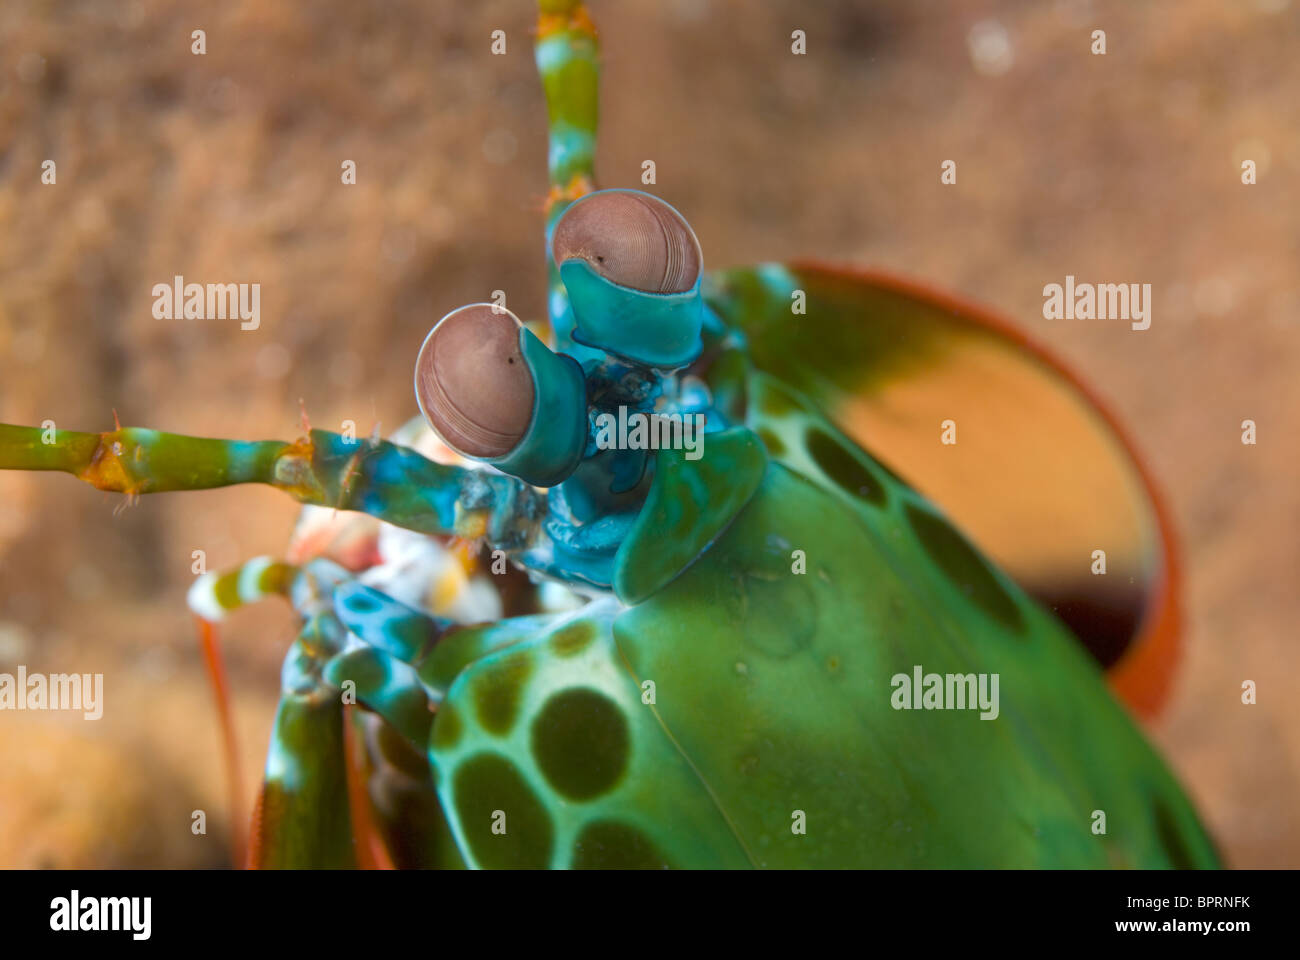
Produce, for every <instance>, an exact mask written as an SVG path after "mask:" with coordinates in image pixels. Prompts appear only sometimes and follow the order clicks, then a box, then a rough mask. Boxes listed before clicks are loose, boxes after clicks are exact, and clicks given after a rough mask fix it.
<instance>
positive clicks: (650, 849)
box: [573, 820, 672, 870]
mask: <svg viewBox="0 0 1300 960" xmlns="http://www.w3.org/2000/svg"><path fill="white" fill-rule="evenodd" d="M671 866H672V864H670V863H669V862H668V858H667V857H665V856H664V855H663V853H662V852H660V850H659V848H658V847H656V846H655V845H654V842H653V841H651V840H650V838H649V837H647V836H646V835H645V834H644V833H642V832H641V831H640V830H638V829H637V828H636V827H629V826H626V825H625V824H621V823H615V822H614V821H612V820H597V821H596V822H594V823H589V824H587V825H586V826H585V827H583V828H582V833H580V834H578V839H577V840H575V841H574V843H573V869H574V870H667V869H669V868H670V867H671Z"/></svg>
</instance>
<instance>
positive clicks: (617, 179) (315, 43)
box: [0, 0, 1300, 866]
mask: <svg viewBox="0 0 1300 960" xmlns="http://www.w3.org/2000/svg"><path fill="white" fill-rule="evenodd" d="M591 6H592V8H593V15H594V17H595V19H596V22H597V24H598V25H599V27H600V28H601V31H602V41H603V47H604V67H605V72H604V84H603V90H602V93H603V106H604V122H603V124H602V133H601V142H600V158H599V173H600V175H601V177H602V180H603V182H604V183H605V184H606V185H634V184H636V183H637V181H638V178H639V174H640V165H641V162H642V160H645V159H654V160H655V161H656V163H657V166H658V184H657V188H656V189H657V190H658V192H660V193H661V194H662V195H663V196H664V197H665V198H667V199H668V200H670V201H671V202H673V203H674V204H676V205H677V206H678V207H679V208H680V209H681V210H682V211H683V212H685V214H686V215H687V216H688V217H689V218H690V219H691V221H692V223H693V225H694V226H695V228H696V230H697V232H698V234H699V236H700V238H701V241H702V242H703V244H704V249H705V251H706V257H707V259H708V261H709V263H710V265H712V266H722V265H728V264H738V263H745V262H751V261H755V260H768V259H783V258H790V257H793V256H796V255H803V256H820V257H826V258H832V259H837V260H850V261H857V262H860V263H863V264H870V265H875V266H879V267H887V268H892V269H895V270H897V271H900V272H903V273H906V274H908V275H911V276H914V277H917V278H921V279H924V280H926V281H929V282H931V283H933V284H934V285H936V286H938V287H942V288H946V289H950V290H952V291H955V292H958V293H962V294H965V295H968V296H969V297H972V298H974V299H976V300H978V301H982V302H984V303H987V304H989V305H992V306H994V307H997V308H999V309H1001V310H1002V311H1003V312H1005V313H1007V314H1008V315H1010V316H1011V317H1013V318H1015V319H1017V320H1018V321H1019V322H1021V323H1022V324H1023V325H1024V326H1025V327H1026V328H1027V329H1028V330H1029V331H1030V332H1031V333H1032V334H1034V335H1035V336H1036V337H1037V338H1038V339H1039V340H1041V341H1043V342H1044V343H1046V344H1047V345H1049V346H1050V347H1052V348H1054V349H1055V350H1056V351H1057V352H1058V353H1059V354H1061V355H1062V356H1063V357H1064V358H1066V359H1067V360H1068V361H1070V362H1071V363H1072V364H1073V365H1074V366H1075V367H1076V368H1077V369H1078V370H1079V371H1080V372H1081V373H1082V374H1083V375H1084V376H1085V377H1086V378H1087V379H1089V380H1090V381H1091V382H1092V383H1093V384H1094V385H1095V386H1096V387H1097V389H1098V391H1099V392H1100V393H1101V394H1102V395H1103V396H1105V397H1107V398H1108V399H1109V400H1110V401H1111V403H1112V405H1113V407H1114V409H1115V410H1116V411H1117V412H1118V413H1119V414H1120V415H1121V417H1122V418H1123V419H1124V420H1125V421H1126V422H1127V423H1128V425H1129V426H1130V427H1131V430H1132V432H1133V434H1134V435H1135V437H1136V439H1137V441H1138V443H1139V445H1140V446H1141V448H1142V449H1143V450H1145V451H1146V453H1147V455H1148V458H1149V462H1150V465H1151V467H1152V469H1153V471H1154V473H1155V475H1156V476H1157V477H1158V478H1159V480H1160V481H1161V482H1162V483H1163V485H1164V487H1165V489H1166V491H1167V493H1168V496H1169V498H1170V501H1171V506H1172V508H1173V511H1174V514H1175V516H1176V518H1177V521H1178V523H1179V526H1180V528H1181V533H1182V535H1183V539H1184V546H1185V551H1186V562H1187V579H1186V596H1187V599H1186V615H1187V621H1188V631H1187V636H1186V656H1185V659H1184V662H1183V666H1182V670H1181V672H1180V675H1179V679H1178V683H1177V686H1176V693H1175V697H1174V700H1173V703H1172V704H1171V706H1170V708H1169V709H1168V710H1167V711H1166V713H1165V714H1164V715H1163V716H1162V717H1161V718H1160V719H1159V720H1158V721H1157V722H1156V723H1155V724H1153V725H1152V727H1151V731H1152V735H1153V736H1154V738H1155V739H1156V740H1157V741H1158V742H1159V744H1160V745H1161V746H1162V748H1163V749H1164V751H1165V752H1166V754H1167V756H1168V757H1169V759H1170V762H1171V764H1172V765H1173V766H1174V767H1175V768H1176V769H1177V770H1178V771H1179V773H1180V774H1181V776H1182V777H1183V779H1184V780H1185V782H1186V783H1187V785H1188V787H1189V789H1190V791H1191V792H1192V794H1193V795H1194V797H1195V798H1196V800H1197V801H1198V803H1199V805H1200V806H1201V808H1202V809H1203V812H1204V814H1205V817H1206V819H1207V821H1208V823H1209V825H1210V827H1211V829H1212V831H1213V832H1214V833H1215V834H1216V836H1217V837H1218V839H1219V842H1220V843H1221V845H1222V847H1223V849H1224V851H1225V853H1226V855H1227V858H1228V861H1229V862H1230V863H1231V864H1233V865H1237V866H1297V865H1300V822H1298V821H1297V817H1296V794H1297V783H1298V780H1300V722H1298V717H1297V712H1298V710H1300V708H1297V706H1296V695H1297V690H1296V686H1297V683H1296V676H1297V668H1298V667H1300V653H1298V652H1297V647H1296V643H1295V641H1296V637H1297V629H1296V623H1297V613H1298V612H1300V610H1298V609H1297V608H1298V606H1300V603H1298V601H1297V583H1298V582H1300V576H1298V574H1300V546H1298V545H1297V538H1296V529H1297V523H1296V520H1297V517H1298V516H1300V484H1298V483H1297V431H1296V420H1295V418H1296V412H1297V410H1300V380H1298V379H1297V377H1296V371H1297V370H1298V369H1300V292H1298V290H1297V284H1296V267H1297V264H1298V263H1300V228H1298V226H1300V225H1298V223H1297V213H1296V212H1297V210H1300V189H1298V188H1297V182H1298V181H1297V176H1298V175H1300V99H1298V98H1297V96H1296V91H1297V90H1298V89H1300V58H1297V56H1296V50H1297V49H1300V9H1298V7H1300V5H1298V4H1296V3H1294V2H1288V0H1235V2H1232V0H1149V2H1144V3H1141V4H1135V3H1127V2H1121V0H1107V2H1102V0H1098V2H1093V3H1089V2H1049V0H1043V2H1037V3H1027V2H992V0H989V2H977V0H951V2H938V0H889V2H885V0H873V2H867V0H856V2H850V0H826V2H818V3H807V2H799V0H766V2H764V3H761V4H758V3H744V2H741V0H663V2H654V3H652V2H639V0H638V2H632V0H619V2H613V0H594V2H593V3H592V4H591ZM532 21H533V12H532V9H531V6H530V5H529V4H528V3H525V2H522V0H490V2H485V0H477V2H474V3H465V2H461V3H450V2H434V0H393V2H388V3H382V4H380V3H374V4H370V3H354V2H323V0H321V2H311V3H308V2H305V0H304V2H290V0H223V2H220V3H217V2H215V0H213V2H209V3H187V2H162V0H147V2H146V0H123V2H114V3H104V2H93V0H85V2H74V0H64V2H37V0H8V2H6V3H5V4H4V5H3V6H2V7H0V227H2V229H0V420H2V421H6V422H11V423H33V424H34V423H39V422H41V421H42V420H45V419H53V420H54V421H56V423H57V424H58V425H59V426H60V427H66V428H70V429H89V430H98V429H104V428H107V427H109V426H111V424H112V416H113V410H114V409H116V411H117V413H118V414H119V415H120V417H121V419H122V422H123V423H130V424H139V425H148V426H152V427H157V428H160V429H166V430H173V431H179V432H186V433H195V434H201V435H215V436H231V437H240V438H250V439H251V438H267V437H282V438H289V437H291V436H293V435H294V434H295V431H296V429H297V425H298V416H299V414H298V401H299V398H301V399H302V400H303V401H304V403H305V405H306V409H307V411H308V413H309V414H310V415H311V418H312V421H313V423H315V424H317V425H321V426H326V427H332V428H335V429H337V427H338V424H339V423H340V422H341V421H342V420H343V419H345V418H351V419H355V420H356V421H357V423H358V424H359V426H360V427H361V429H362V430H368V429H369V427H370V425H371V424H372V423H373V422H375V421H379V422H380V423H382V424H383V426H384V428H385V429H392V428H394V427H396V426H397V425H398V424H399V423H401V422H402V421H403V420H405V419H406V418H407V417H408V416H410V415H412V414H413V413H414V411H415V407H414V404H413V402H412V396H411V388H410V371H411V364H412V362H413V359H414V356H415V351H416V350H417V348H418V346H419V344H420V341H421V339H422V337H423V335H424V334H425V332H426V331H427V329H428V328H429V326H430V325H431V324H432V323H433V322H434V321H435V320H436V319H437V318H438V317H439V316H441V315H442V314H443V313H445V312H446V311H447V310H448V309H450V308H452V307H454V306H457V305H460V304H462V303H465V302H470V301H475V300H483V299H486V298H488V297H489V296H490V292H491V291H492V290H494V289H498V288H500V289H504V290H506V291H507V293H508V296H509V300H510V305H511V306H512V307H513V308H514V309H515V310H516V311H517V312H519V313H521V314H522V315H524V316H533V315H538V314H540V312H541V311H542V309H543V272H542V251H541V239H540V238H541V222H540V217H539V212H538V211H539V208H540V203H541V199H542V197H543V196H544V194H545V189H546V183H545V141H544V137H545V115H544V109H543V104H542V99H541V92H540V87H539V84H538V80H537V77H536V73H535V68H534V65H533V62H532V49H531V36H530V28H531V25H532ZM195 29H203V30H205V31H206V32H207V54H206V55H205V56H195V55H193V54H191V52H190V44H191V39H190V34H191V31H193V30H195ZM495 29H503V30H505V31H506V32H507V36H508V52H507V55H506V56H503V57H497V56H491V55H490V54H489V35H490V33H491V31H492V30H495ZM793 29H802V30H805V31H806V33H807V37H808V53H807V55H806V56H803V57H795V56H792V55H791V53H790V33H791V31H792V30H793ZM1094 29H1104V30H1105V31H1106V36H1107V46H1108V52H1107V54H1106V55H1105V56H1094V55H1091V54H1090V52H1089V47H1090V44H1091V38H1090V34H1091V31H1092V30H1094ZM45 159H54V160H55V161H56V162H57V164H58V167H57V170H58V182H57V185H54V186H43V185H42V184H41V183H40V169H41V162H42V161H43V160H45ZM345 159H352V160H355V161H356V163H357V168H358V183H357V185H356V186H354V187H346V188H345V187H343V186H341V184H340V182H339V173H340V164H341V163H342V161H343V160H345ZM946 159H952V160H955V161H956V162H957V165H958V185H957V186H955V187H943V186H941V185H940V183H939V165H940V163H941V162H942V161H943V160H946ZM1242 159H1254V160H1255V161H1256V163H1257V164H1258V177H1259V182H1258V184H1257V185H1255V186H1249V187H1248V186H1243V185H1242V184H1241V182H1240V161H1241V160H1242ZM1067 273H1072V274H1074V275H1075V276H1076V277H1078V278H1079V279H1080V280H1095V281H1100V282H1106V281H1115V282H1130V281H1132V282H1146V283H1150V284H1152V287H1153V291H1154V314H1153V323H1152V327H1151V329H1150V330H1149V331H1148V332H1146V333H1145V334H1142V335H1132V334H1130V333H1129V331H1128V330H1127V329H1126V326H1127V325H1126V324H1125V323H1124V322H1118V323H1116V322H1112V321H1055V322H1051V323H1049V322H1047V321H1044V320H1042V319H1041V309H1042V292H1041V291H1042V287H1043V285H1044V284H1045V283H1050V282H1062V281H1063V278H1064V276H1065V275H1066V274H1067ZM175 274H182V275H184V276H185V277H186V278H187V279H191V280H195V281H198V282H257V283H260V284H261V288H262V304H261V309H262V326H261V329H260V330H257V331H252V332H243V331H241V330H240V329H239V327H238V323H237V321H224V322H223V321H160V320H155V319H154V318H153V317H152V314H151V307H152V296H151V292H150V291H151V288H152V286H153V284H155V283H159V282H167V281H169V280H170V278H171V277H172V276H174V275H175ZM1245 418H1251V419H1254V420H1256V421H1257V423H1258V425H1259V443H1258V445H1257V446H1254V447H1248V446H1243V445H1242V444H1241V443H1240V442H1239V433H1240V431H1239V424H1240V422H1241V421H1242V420H1243V419H1245ZM117 504H118V500H117V498H114V497H111V496H109V495H107V494H102V493H99V492H97V491H95V490H93V489H91V488H89V487H86V486H83V485H79V484H78V483H76V482H75V481H73V480H72V479H71V478H68V477H63V476H57V475H47V476H34V475H32V476H29V475H15V474H0V670H5V671H12V670H13V669H14V668H15V666H16V665H17V664H18V663H25V664H26V665H27V666H28V667H29V669H31V670H33V671H45V672H61V671H65V670H77V671H102V672H104V673H105V674H106V681H105V683H106V688H107V692H106V699H107V711H106V713H105V716H104V718H103V719H102V720H101V721H99V722H98V723H87V722H84V721H82V720H80V719H73V718H70V717H68V716H65V715H59V714H49V713H46V714H27V713H22V714H19V713H7V714H3V715H0V865H3V866H42V865H51V866H82V865H88V866H101V865H102V866H125V865H173V866H207V865H220V864H222V863H223V862H224V861H225V856H226V854H225V852H224V847H223V844H224V842H225V838H226V836H227V835H228V821H227V811H226V805H225V802H224V791H223V780H222V775H221V765H220V753H219V745H218V741H217V739H216V726H215V717H214V712H213V709H212V700H211V696H210V694H209V692H208V689H207V687H206V685H205V682H204V679H203V674H202V670H201V664H200V662H199V659H198V655H197V647H196V643H195V640H194V636H193V631H192V627H191V623H190V619H189V615H188V613H187V611H186V608H185V602H184V593H185V589H186V587H187V585H188V583H189V582H190V580H191V572H190V565H191V551H192V550H194V549H203V550H205V551H206V552H207V558H208V563H209V566H210V567H211V568H221V567H224V566H228V565H231V564H234V563H236V562H238V561H239V560H241V559H243V558H247V557H250V556H253V555H256V554H259V553H277V552H279V551H281V550H283V547H284V545H285V542H286V539H287V537H288V534H289V530H290V526H291V524H292V521H293V518H294V515H295V508H294V506H293V505H292V504H291V503H289V502H287V501H286V500H284V499H282V498H280V497H279V496H278V495H277V494H275V493H273V492H271V491H268V490H265V489H258V488H237V489H233V490H223V491H214V492H210V493H203V494H194V495H165V496H160V497H158V498H155V499H146V500H145V501H143V502H142V503H140V504H139V505H138V506H136V507H132V508H130V509H126V510H124V511H121V512H120V513H115V507H116V506H117ZM292 633H293V624H292V618H291V616H290V614H289V612H288V611H287V610H286V609H283V608H281V607H277V606H273V605H267V606H264V607H262V608H258V609H254V610H249V611H245V612H244V613H242V614H240V615H239V616H238V617H237V618H236V619H235V620H234V621H233V622H232V623H231V625H230V626H229V628H228V629H227V631H226V635H227V638H228V640H229V645H228V646H229V649H228V657H229V660H230V667H231V672H232V675H233V679H234V682H235V685H236V687H237V690H238V696H237V715H238V720H239V725H240V730H241V735H242V739H243V744H244V748H245V750H244V754H245V757H244V759H245V764H246V765H247V768H248V773H247V776H248V778H249V782H250V783H251V782H253V778H254V777H255V775H256V772H257V770H258V769H259V768H260V765H261V754H262V751H263V749H264V746H265V742H266V736H267V731H268V729H269V724H270V720H271V716H272V711H273V708H274V700H275V695H276V690H277V677H278V670H279V661H280V658H281V656H282V654H283V651H284V649H285V647H286V645H287V644H288V642H289V640H290V638H291V636H292ZM1244 679H1253V680H1255V681H1256V682H1257V683H1258V684H1259V698H1260V703H1259V704H1258V705H1257V706H1254V707H1245V706H1242V705H1241V704H1240V702H1239V690H1240V684H1241V681H1242V680H1244ZM195 809H204V810H207V811H209V813H210V816H211V822H210V830H209V834H208V836H206V837H195V836H193V835H191V833H190V830H189V823H190V813H191V811H192V810H195Z"/></svg>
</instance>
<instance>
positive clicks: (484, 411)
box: [415, 303, 587, 487]
mask: <svg viewBox="0 0 1300 960" xmlns="http://www.w3.org/2000/svg"><path fill="white" fill-rule="evenodd" d="M415 397H416V400H417V401H419V404H420V410H421V411H422V412H423V413H424V417H425V419H426V420H428V421H429V424H430V426H432V427H433V429H434V430H436V431H437V432H438V435H439V436H441V437H442V439H443V440H444V441H446V443H447V445H448V446H449V447H451V448H452V449H453V450H455V451H456V452H457V453H459V454H461V455H462V456H466V457H470V458H472V459H474V460H483V461H486V462H487V463H490V464H492V465H493V466H495V467H497V468H498V469H500V470H501V471H503V472H505V473H509V474H512V475H513V476H516V477H518V478H519V479H521V480H524V481H526V482H528V483H531V484H534V485H535V486H539V487H550V486H554V485H555V484H557V483H559V482H561V481H562V480H564V479H565V478H566V477H568V476H569V474H571V473H572V472H573V471H574V469H576V467H577V465H578V463H579V462H580V461H581V459H582V453H583V450H584V448H585V447H586V442H587V391H586V384H585V381H584V379H583V375H582V367H580V366H579V365H578V362H577V361H576V360H574V359H573V358H572V357H568V356H563V355H561V354H556V353H553V352H552V351H551V350H550V349H549V348H548V347H547V346H546V344H544V343H542V341H540V340H538V339H537V337H536V336H535V335H534V334H533V333H532V332H531V331H530V330H529V329H528V328H527V327H525V326H524V325H523V324H522V323H521V322H520V320H519V318H518V317H516V316H515V315H514V314H513V313H511V312H510V311H509V310H507V309H505V308H504V307H501V306H496V305H493V304H489V303H475V304H470V305H469V306H467V307H461V308H460V309H459V310H453V311H452V312H451V313H449V314H447V315H446V316H445V317H443V318H442V319H441V320H439V321H438V324H437V325H436V326H435V327H434V328H433V329H432V330H430V331H429V335H428V336H427V337H425V338H424V346H422V347H421V348H420V355H419V357H418V358H417V359H416V361H415Z"/></svg>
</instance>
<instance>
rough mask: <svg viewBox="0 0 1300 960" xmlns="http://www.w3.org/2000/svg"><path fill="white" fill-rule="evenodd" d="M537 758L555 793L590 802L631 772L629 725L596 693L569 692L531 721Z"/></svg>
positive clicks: (611, 705)
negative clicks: (624, 773)
mask: <svg viewBox="0 0 1300 960" xmlns="http://www.w3.org/2000/svg"><path fill="white" fill-rule="evenodd" d="M533 756H534V758H535V759H536V760H537V765H538V767H540V768H541V771H542V773H543V774H545V775H546V779H547V780H548V781H550V784H551V786H552V787H554V788H555V789H556V791H557V792H559V793H562V794H563V795H564V796H566V797H568V798H570V799H571V800H590V799H591V798H592V797H595V796H599V795H600V794H602V793H604V792H606V791H607V790H609V789H610V788H611V787H613V786H614V784H616V783H618V781H619V778H620V777H622V776H623V771H624V770H625V769H626V768H627V760H628V733H627V721H626V720H625V719H623V714H622V713H621V712H619V709H618V707H617V706H616V705H615V704H614V703H613V701H611V700H610V699H609V698H608V697H606V696H604V695H602V694H599V693H597V692H596V691H595V690H588V689H585V688H581V687H578V688H574V689H571V690H565V691H563V692H561V693H557V694H555V696H553V697H551V699H550V700H548V701H546V706H544V707H543V708H542V711H541V713H539V714H538V715H537V719H535V720H534V721H533Z"/></svg>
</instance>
